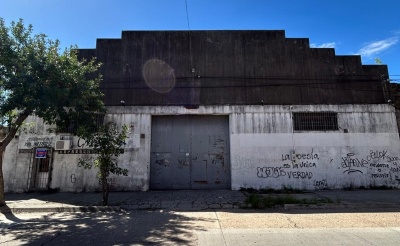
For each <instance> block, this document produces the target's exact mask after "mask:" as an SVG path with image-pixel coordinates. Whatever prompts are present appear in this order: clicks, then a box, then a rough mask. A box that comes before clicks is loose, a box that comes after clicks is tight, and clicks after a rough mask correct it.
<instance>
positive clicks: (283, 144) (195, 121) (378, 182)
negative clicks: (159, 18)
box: [4, 31, 400, 192]
mask: <svg viewBox="0 0 400 246" xmlns="http://www.w3.org/2000/svg"><path fill="white" fill-rule="evenodd" d="M80 56H81V57H82V58H90V57H97V59H98V60H99V61H100V62H102V63H103V66H102V67H101V73H102V74H103V76H104V77H103V78H104V81H103V83H102V85H101V88H102V90H103V92H104V94H105V98H104V101H105V104H106V106H107V108H108V113H107V115H106V116H105V119H104V120H105V121H106V122H109V121H112V122H115V123H117V124H118V125H122V124H126V125H128V126H129V127H130V134H129V138H128V139H127V141H126V145H125V147H124V153H123V154H122V155H121V157H120V165H121V166H122V167H123V168H127V169H128V170H129V173H128V174H129V176H127V177H122V176H121V177H114V176H112V177H111V178H110V179H109V182H110V184H111V186H112V188H113V189H114V190H149V189H234V190H237V189H240V188H241V187H244V188H250V187H252V188H273V189H280V188H282V187H291V188H297V189H305V190H314V189H340V188H348V187H360V186H364V187H370V186H382V185H384V186H390V187H400V185H399V184H400V172H399V171H400V159H399V156H400V152H399V150H400V141H399V134H398V128H397V123H396V117H395V109H394V107H392V106H391V105H390V104H389V102H390V101H389V100H390V95H389V88H388V86H389V84H388V70H387V67H386V66H384V65H362V64H361V58H360V56H355V55H352V56H338V55H335V50H334V49H332V48H310V45H309V40H308V39H302V38H286V37H285V33H284V31H124V32H122V38H121V39H98V40H97V45H96V49H81V50H80ZM27 121H28V122H35V123H36V124H35V125H33V126H31V129H30V132H31V133H29V134H23V133H21V134H20V135H19V136H18V137H17V138H16V139H15V140H14V141H13V142H12V143H11V144H10V145H9V147H8V148H7V153H6V156H5V163H4V173H5V182H6V183H5V188H6V191H8V192H22V191H27V190H30V189H31V190H35V189H46V188H52V189H60V190H61V191H93V190H99V189H100V185H99V182H98V180H97V179H96V171H95V170H85V169H83V168H79V167H78V166H77V162H78V158H90V156H92V154H91V153H90V149H88V148H87V147H86V146H85V145H84V142H83V141H82V140H80V139H79V138H77V137H75V136H70V135H69V134H68V133H65V134H58V135H54V134H48V133H47V131H46V129H48V128H49V126H46V125H43V124H42V121H41V120H40V119H38V118H36V117H35V116H31V117H30V118H29V119H28V120H27ZM35 156H38V157H43V158H35Z"/></svg>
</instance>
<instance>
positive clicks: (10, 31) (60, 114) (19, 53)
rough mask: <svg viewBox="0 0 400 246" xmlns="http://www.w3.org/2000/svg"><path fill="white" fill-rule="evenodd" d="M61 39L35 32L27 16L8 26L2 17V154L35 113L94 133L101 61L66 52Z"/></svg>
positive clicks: (100, 108) (0, 192)
mask: <svg viewBox="0 0 400 246" xmlns="http://www.w3.org/2000/svg"><path fill="white" fill-rule="evenodd" d="M59 45H60V43H59V41H58V40H55V41H53V40H51V39H49V38H47V36H46V35H44V34H33V28H32V26H31V25H29V26H25V25H24V22H23V20H22V19H20V20H19V21H17V22H11V25H10V27H7V26H6V24H5V21H4V19H2V18H0V119H1V123H3V124H4V126H6V127H8V128H9V131H8V133H7V135H6V136H5V137H4V139H2V141H1V146H0V153H4V151H5V149H6V147H7V145H8V144H9V143H10V141H11V140H12V139H13V138H14V136H15V134H16V133H17V131H18V130H19V128H20V126H21V125H22V124H23V122H24V121H25V119H26V118H27V117H28V116H29V115H33V114H34V115H36V116H38V117H40V118H42V119H43V121H44V122H45V123H46V124H55V125H56V126H57V128H64V129H65V127H67V126H69V125H71V124H73V125H75V126H78V127H76V128H75V129H76V132H75V133H76V134H78V135H79V134H84V135H86V136H88V135H90V129H92V128H93V124H95V120H94V119H95V113H98V112H104V111H105V110H104V105H103V102H102V94H101V91H100V89H99V83H100V81H101V77H100V75H99V73H98V72H97V71H98V68H99V66H100V64H98V63H96V61H95V60H94V59H92V60H90V61H87V60H80V59H78V54H77V50H76V47H71V48H69V49H65V51H63V52H61V51H60V47H59ZM2 166H3V159H2V158H0V206H3V205H5V197H4V177H3V172H2Z"/></svg>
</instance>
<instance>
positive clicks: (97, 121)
mask: <svg viewBox="0 0 400 246" xmlns="http://www.w3.org/2000/svg"><path fill="white" fill-rule="evenodd" d="M103 125H104V114H95V115H94V122H93V130H94V131H98V130H100V127H102V126H103ZM77 130H78V125H77V124H70V125H69V126H68V127H66V128H64V129H61V130H60V132H63V133H72V134H75V133H76V131H77Z"/></svg>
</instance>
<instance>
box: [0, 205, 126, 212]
mask: <svg viewBox="0 0 400 246" xmlns="http://www.w3.org/2000/svg"><path fill="white" fill-rule="evenodd" d="M123 211H124V210H123V209H121V208H120V207H119V206H108V207H102V206H85V207H83V206H82V207H48V208H46V207H41V208H40V207H39V208H21V207H19V208H10V207H2V208H0V213H2V214H8V213H78V212H90V213H95V212H123Z"/></svg>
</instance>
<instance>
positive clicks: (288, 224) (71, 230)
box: [0, 209, 400, 245]
mask: <svg viewBox="0 0 400 246" xmlns="http://www.w3.org/2000/svg"><path fill="white" fill-rule="evenodd" d="M0 223H1V224H0V235H1V236H0V244H1V245H301V244H302V245H400V212H393V211H391V212H385V211H381V212H362V211H353V212H349V211H338V210H335V211H324V210H315V209H314V210H299V209H297V210H279V211H261V212H260V211H246V210H235V211H233V210H232V211H204V212H176V211H175V212H174V211H163V210H153V211H149V210H134V211H128V212H109V213H105V212H98V213H24V214H11V213H10V214H0Z"/></svg>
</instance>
